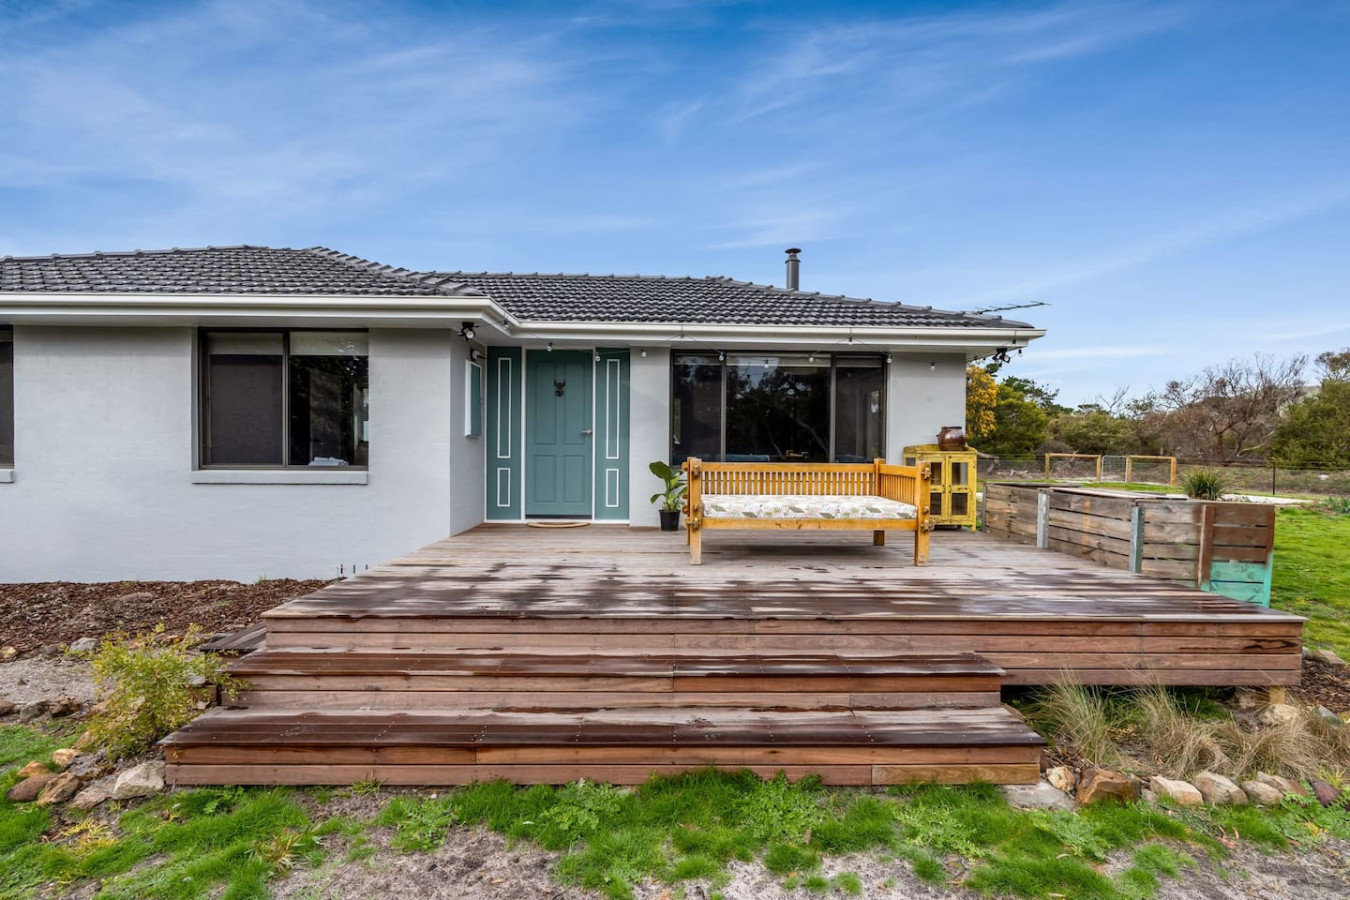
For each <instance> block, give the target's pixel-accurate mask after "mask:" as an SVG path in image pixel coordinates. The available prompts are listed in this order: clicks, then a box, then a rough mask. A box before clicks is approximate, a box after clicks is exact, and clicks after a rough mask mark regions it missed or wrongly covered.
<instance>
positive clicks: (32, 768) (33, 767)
mask: <svg viewBox="0 0 1350 900" xmlns="http://www.w3.org/2000/svg"><path fill="white" fill-rule="evenodd" d="M50 772H51V769H48V768H47V767H46V766H44V765H43V764H42V763H40V762H38V761H37V760H33V761H32V762H30V763H29V764H28V765H26V766H24V767H23V768H22V769H20V770H19V771H18V776H19V777H20V778H32V777H33V776H34V775H47V774H49V773H50Z"/></svg>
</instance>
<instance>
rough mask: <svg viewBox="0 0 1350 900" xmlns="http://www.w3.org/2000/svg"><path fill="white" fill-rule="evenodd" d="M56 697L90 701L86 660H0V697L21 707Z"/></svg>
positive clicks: (90, 682)
mask: <svg viewBox="0 0 1350 900" xmlns="http://www.w3.org/2000/svg"><path fill="white" fill-rule="evenodd" d="M57 697H74V698H75V699H76V700H78V701H80V702H81V703H83V704H85V705H88V704H90V703H93V702H94V679H93V678H92V677H90V674H89V663H87V662H84V661H82V660H75V659H68V658H64V657H57V658H55V659H43V658H42V657H40V656H30V657H24V658H21V659H12V660H10V661H9V662H0V700H8V701H10V702H11V703H16V704H18V705H20V706H22V705H23V704H25V703H31V702H33V701H35V700H52V699H55V698H57Z"/></svg>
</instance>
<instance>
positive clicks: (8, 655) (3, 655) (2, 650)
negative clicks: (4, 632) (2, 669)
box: [0, 647, 19, 662]
mask: <svg viewBox="0 0 1350 900" xmlns="http://www.w3.org/2000/svg"><path fill="white" fill-rule="evenodd" d="M18 655H19V651H18V650H16V649H14V648H13V647H0V662H9V661H10V660H11V659H13V658H14V657H16V656H18Z"/></svg>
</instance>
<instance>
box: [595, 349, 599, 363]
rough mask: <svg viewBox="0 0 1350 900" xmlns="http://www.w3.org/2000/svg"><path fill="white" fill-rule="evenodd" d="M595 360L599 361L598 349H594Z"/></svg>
mask: <svg viewBox="0 0 1350 900" xmlns="http://www.w3.org/2000/svg"><path fill="white" fill-rule="evenodd" d="M595 361H596V362H599V361H600V351H599V350H597V351H595Z"/></svg>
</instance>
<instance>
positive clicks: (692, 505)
mask: <svg viewBox="0 0 1350 900" xmlns="http://www.w3.org/2000/svg"><path fill="white" fill-rule="evenodd" d="M682 468H683V469H684V472H685V476H686V479H687V483H688V485H689V492H688V494H687V496H686V498H685V501H686V502H685V507H684V514H685V522H684V527H685V537H686V539H687V540H688V542H689V562H690V563H691V564H693V565H695V566H697V565H699V564H701V563H702V562H703V530H704V529H705V528H743V529H755V530H761V531H762V530H776V531H807V530H821V531H870V532H872V543H873V545H875V546H877V547H881V546H884V545H885V543H886V532H887V531H912V532H914V565H916V566H926V565H928V541H929V534H930V533H931V532H932V530H933V521H932V510H931V509H930V507H929V503H930V502H931V501H930V499H929V498H930V494H929V488H930V480H931V472H930V469H929V464H928V463H920V464H918V465H914V466H893V465H890V464H888V463H887V462H886V461H885V460H883V459H878V460H875V461H874V462H872V463H861V464H858V463H743V462H737V463H719V462H704V461H703V460H701V459H698V458H697V457H690V458H689V459H687V460H685V462H684V464H683V466H682ZM704 494H816V495H819V494H843V495H847V496H857V497H882V498H885V499H887V500H898V501H899V502H901V503H908V504H909V505H910V506H913V507H914V508H915V510H916V513H915V517H914V518H913V519H733V518H719V517H714V516H705V515H704V513H703V495H704Z"/></svg>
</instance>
